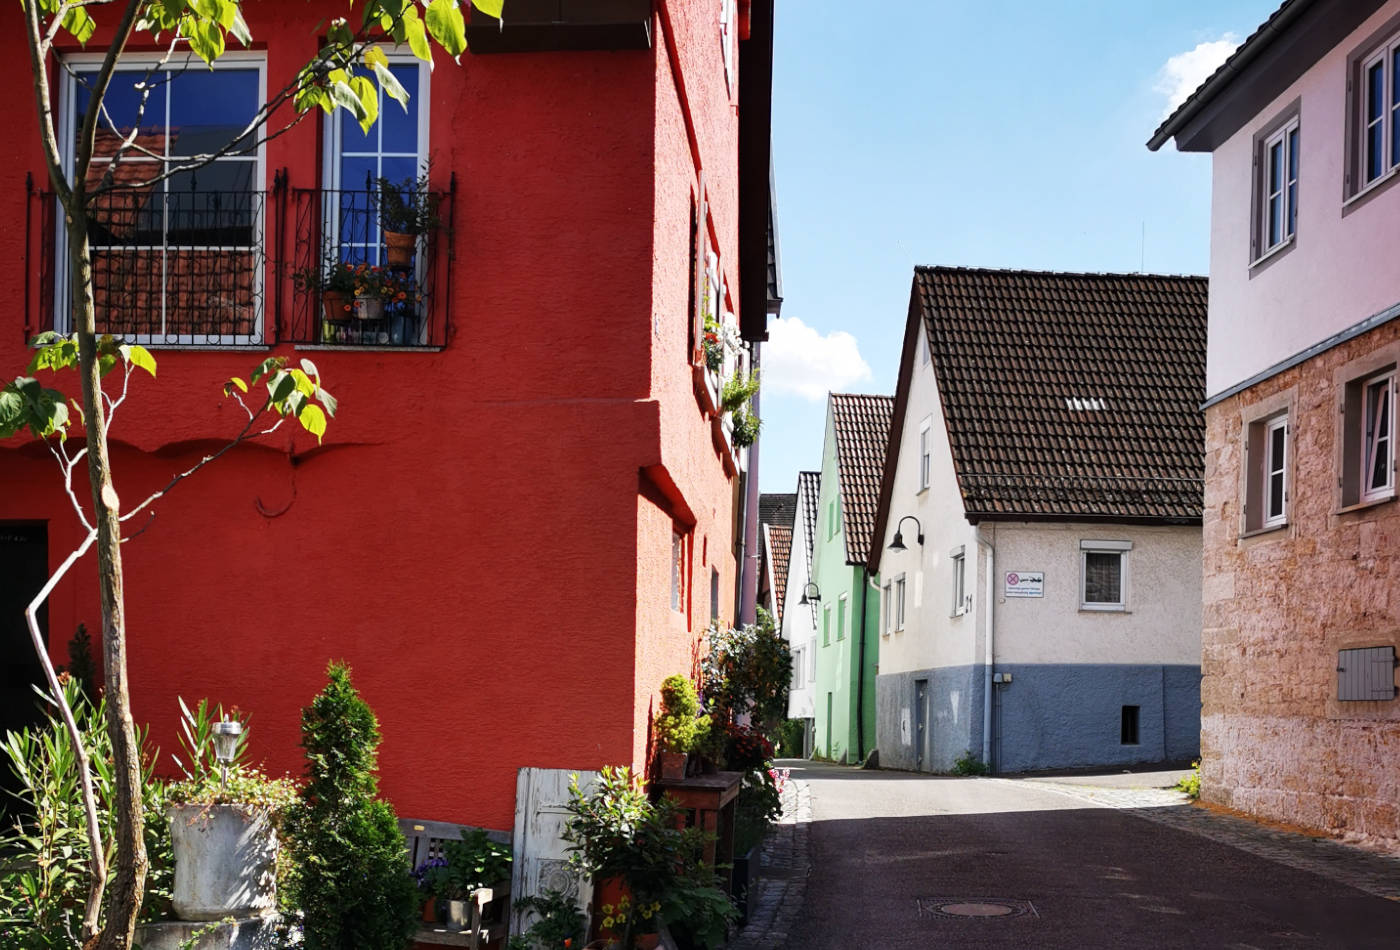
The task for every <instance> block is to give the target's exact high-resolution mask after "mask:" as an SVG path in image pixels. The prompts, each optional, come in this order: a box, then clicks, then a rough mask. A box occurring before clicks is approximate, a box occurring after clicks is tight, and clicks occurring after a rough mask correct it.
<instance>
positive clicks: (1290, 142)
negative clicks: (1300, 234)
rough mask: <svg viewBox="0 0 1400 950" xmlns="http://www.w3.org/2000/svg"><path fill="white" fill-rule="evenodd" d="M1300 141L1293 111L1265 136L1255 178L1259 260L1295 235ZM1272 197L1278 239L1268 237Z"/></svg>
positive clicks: (1285, 243)
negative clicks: (1277, 174)
mask: <svg viewBox="0 0 1400 950" xmlns="http://www.w3.org/2000/svg"><path fill="white" fill-rule="evenodd" d="M1295 136H1296V138H1295ZM1302 141H1303V136H1302V133H1301V132H1300V131H1299V125H1298V116H1297V115H1294V116H1293V118H1291V119H1289V120H1288V121H1287V122H1285V123H1284V124H1283V125H1282V126H1280V127H1279V129H1278V130H1277V131H1276V132H1274V133H1273V134H1272V135H1270V136H1269V137H1268V138H1266V139H1265V140H1264V147H1263V151H1262V153H1261V155H1260V161H1259V174H1258V180H1257V182H1256V189H1257V191H1258V198H1257V202H1258V206H1259V222H1258V224H1257V227H1258V229H1259V232H1258V233H1259V255H1258V256H1259V258H1260V259H1261V260H1262V259H1263V258H1265V257H1268V256H1269V255H1270V254H1272V253H1274V252H1275V251H1277V250H1279V249H1280V248H1282V247H1285V246H1287V245H1288V244H1290V243H1292V241H1293V239H1294V238H1295V237H1296V232H1297V212H1298V206H1297V205H1298V193H1299V191H1300V188H1299V184H1298V177H1297V176H1298V174H1300V173H1301V170H1302V162H1301V161H1300V160H1299V156H1298V155H1297V150H1298V149H1299V148H1301V147H1302ZM1275 148H1277V149H1278V150H1279V159H1280V167H1281V170H1282V180H1281V181H1280V182H1278V183H1277V187H1275V182H1274V181H1273V162H1272V161H1271V158H1272V155H1273V151H1274V149H1275ZM1295 169H1296V171H1295ZM1290 189H1291V190H1290ZM1275 199H1277V201H1278V203H1279V215H1280V218H1279V238H1278V240H1277V241H1270V239H1269V237H1270V235H1269V225H1270V223H1271V219H1272V215H1271V214H1270V211H1271V205H1272V203H1273V201H1274V200H1275Z"/></svg>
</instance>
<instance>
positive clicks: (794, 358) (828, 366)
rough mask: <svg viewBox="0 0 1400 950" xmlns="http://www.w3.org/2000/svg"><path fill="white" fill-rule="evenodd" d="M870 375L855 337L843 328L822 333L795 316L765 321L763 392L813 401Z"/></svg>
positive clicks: (824, 397) (866, 378) (822, 398)
mask: <svg viewBox="0 0 1400 950" xmlns="http://www.w3.org/2000/svg"><path fill="white" fill-rule="evenodd" d="M870 378H871V373H870V364H869V363H867V362H865V360H864V359H862V358H861V355H860V346H859V345H858V344H857V343H856V338H855V337H853V336H851V335H850V334H849V333H847V332H846V331H845V330H833V331H831V332H830V333H828V334H827V335H826V336H823V335H821V334H820V333H818V332H817V331H816V330H814V329H813V328H812V327H809V326H807V324H805V323H803V322H802V321H801V320H799V319H797V318H796V317H783V318H781V319H779V320H774V321H772V322H770V323H769V324H768V342H767V343H765V344H764V345H763V390H764V392H778V393H791V394H794V395H797V396H801V397H802V398H803V399H808V400H811V401H813V402H821V401H823V400H825V399H826V394H827V393H828V392H842V391H844V390H846V389H849V388H850V387H851V385H852V384H854V383H858V382H862V381H864V380H868V379H870Z"/></svg>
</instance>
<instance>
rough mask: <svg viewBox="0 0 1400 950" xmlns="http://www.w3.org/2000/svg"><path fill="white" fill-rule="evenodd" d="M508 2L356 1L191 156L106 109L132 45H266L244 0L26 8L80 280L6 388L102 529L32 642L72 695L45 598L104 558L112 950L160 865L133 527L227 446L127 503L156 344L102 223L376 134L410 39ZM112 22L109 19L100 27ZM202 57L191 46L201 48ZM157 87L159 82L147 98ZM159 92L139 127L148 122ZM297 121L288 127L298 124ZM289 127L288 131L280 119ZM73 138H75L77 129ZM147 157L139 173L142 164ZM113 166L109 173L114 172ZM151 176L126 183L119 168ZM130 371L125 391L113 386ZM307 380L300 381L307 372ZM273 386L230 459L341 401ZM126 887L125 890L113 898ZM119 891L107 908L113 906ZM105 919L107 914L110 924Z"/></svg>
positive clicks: (5, 409)
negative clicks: (132, 613) (180, 190)
mask: <svg viewBox="0 0 1400 950" xmlns="http://www.w3.org/2000/svg"><path fill="white" fill-rule="evenodd" d="M502 2H503V0H363V2H361V3H358V4H356V3H355V2H354V0H351V2H350V3H349V4H348V6H347V7H346V9H347V12H349V13H352V14H353V13H355V12H356V9H355V8H356V7H357V6H358V16H357V17H356V22H353V23H352V21H351V20H349V19H347V18H344V17H336V18H334V19H331V20H330V21H329V22H328V23H327V24H326V25H325V32H324V42H323V43H322V45H321V47H320V49H319V50H318V51H317V53H316V54H315V56H314V57H313V58H312V59H311V61H310V62H308V63H306V64H305V65H304V66H303V67H302V68H301V69H300V70H299V71H298V72H297V74H296V77H295V79H294V80H293V81H292V82H291V83H290V84H288V85H287V86H285V87H283V88H282V89H280V90H276V91H275V92H272V93H271V94H270V95H269V97H268V99H267V101H266V103H265V104H263V106H262V107H261V108H260V109H259V110H258V111H257V113H256V114H255V115H254V116H253V118H252V120H251V122H250V123H249V125H248V126H247V127H246V128H245V129H242V130H239V131H238V132H237V133H236V134H234V135H232V136H231V137H230V139H229V140H228V141H227V142H225V143H224V144H223V145H222V146H220V147H218V148H216V149H215V150H213V151H211V152H208V153H204V154H197V155H186V156H180V157H178V158H161V157H159V156H155V155H153V154H151V153H150V152H149V150H145V149H143V148H142V147H141V145H140V144H139V142H138V140H137V138H138V137H137V135H136V132H135V131H131V132H129V133H128V132H124V131H122V130H120V129H117V128H115V127H114V126H113V125H112V122H111V119H110V116H109V115H108V113H107V111H106V108H105V100H106V96H107V93H108V90H109V88H110V86H111V83H112V78H113V75H114V73H115V71H116V69H117V67H118V66H119V65H120V64H121V62H122V60H123V58H124V56H125V55H126V51H127V48H128V46H129V45H131V44H133V43H135V44H141V45H147V44H153V45H154V46H155V47H156V48H157V49H162V50H164V51H165V53H164V55H163V56H162V58H161V59H160V61H159V63H158V64H157V66H155V67H154V68H153V70H152V71H153V72H154V70H155V69H166V70H169V69H180V68H199V67H200V66H201V64H208V65H212V64H213V63H214V62H215V61H216V60H218V59H219V58H220V57H221V56H222V55H223V54H224V52H225V49H226V48H227V46H228V44H229V42H230V41H232V42H235V43H239V44H242V45H244V46H247V45H249V44H250V43H251V42H252V40H253V37H252V35H251V32H250V30H249V28H248V25H247V23H246V21H245V19H244V17H243V11H242V3H241V0H20V13H21V16H22V18H23V33H24V37H25V41H26V47H27V50H28V56H29V62H28V65H29V72H30V80H31V86H32V96H33V104H34V108H35V111H36V115H37V119H38V129H39V136H40V146H41V149H42V153H43V156H44V161H45V165H46V168H47V171H48V177H49V185H50V188H51V189H52V190H53V192H54V194H55V196H56V199H57V201H58V204H59V206H60V208H61V211H62V214H63V218H64V222H65V229H64V233H65V236H66V246H65V247H64V248H63V251H64V254H65V257H66V259H67V265H68V267H67V273H68V275H69V288H68V290H69V293H68V299H70V300H71V302H72V303H71V310H70V313H69V325H70V326H71V328H72V333H71V335H70V336H59V335H57V334H50V335H46V336H44V337H41V338H39V339H37V340H36V341H34V346H35V357H34V360H33V362H32V363H31V364H30V367H29V369H28V371H27V372H26V374H25V375H23V376H21V377H19V378H17V379H16V380H15V381H14V382H12V383H9V384H7V385H5V386H4V388H3V390H0V438H4V437H9V436H12V435H15V434H17V433H28V434H29V435H31V436H33V437H34V438H38V439H43V440H45V441H46V442H48V444H49V445H50V446H51V447H63V448H62V449H60V448H55V449H54V454H55V458H56V459H57V460H58V464H59V467H60V469H61V470H62V473H63V478H64V483H65V487H66V488H67V491H68V496H69V499H70V501H71V502H72V504H73V506H74V508H75V510H76V511H77V513H78V517H79V519H80V520H81V521H82V523H83V526H84V528H86V530H87V535H86V537H85V538H84V540H83V542H82V544H81V545H80V546H79V547H78V549H77V550H76V551H75V552H73V554H72V555H71V556H70V557H69V558H68V559H67V560H66V561H65V562H64V564H63V565H62V567H61V568H60V569H59V571H58V572H56V574H55V575H54V577H52V578H51V579H50V581H49V583H48V584H47V585H46V586H45V588H44V589H43V591H42V592H41V595H40V597H39V599H38V600H36V602H35V605H34V606H33V607H31V610H30V611H29V614H30V617H29V619H30V624H29V626H30V633H31V636H32V637H33V638H34V641H35V643H34V646H35V649H36V651H37V652H38V653H39V654H40V657H41V659H42V661H43V663H44V665H45V675H46V677H47V679H48V681H49V685H50V690H51V692H52V693H53V694H54V695H55V696H57V697H59V698H60V701H61V700H62V696H63V692H62V690H60V689H59V688H58V686H57V678H56V674H55V673H54V670H53V666H52V664H51V663H49V661H48V656H47V645H46V644H45V643H44V642H43V640H42V637H41V636H40V634H39V630H38V626H37V623H36V622H35V621H34V619H33V614H34V611H35V610H37V604H38V603H41V602H42V600H43V599H44V598H46V597H47V596H48V594H49V592H50V591H51V590H52V589H53V586H54V584H56V583H57V582H58V580H59V579H60V578H61V577H62V576H63V575H64V574H65V573H66V572H67V570H68V569H69V568H70V567H71V566H72V564H73V563H74V562H75V561H77V560H78V558H80V557H82V556H83V555H84V554H86V553H87V551H88V550H89V549H93V548H95V549H96V556H97V560H98V571H97V575H98V593H99V604H100V608H101V619H102V634H101V644H102V669H103V675H104V686H105V697H106V700H107V725H108V729H109V730H110V732H111V738H112V755H113V770H114V780H113V796H114V797H113V800H114V803H115V814H116V815H117V819H118V828H117V835H116V849H115V863H116V868H115V876H114V878H113V881H112V887H111V888H110V889H109V888H108V886H107V885H108V873H109V872H108V866H109V862H108V860H107V855H106V853H105V849H104V848H103V847H102V844H101V842H102V838H101V828H100V822H99V818H98V814H97V802H96V798H95V795H94V793H93V789H92V777H91V770H92V763H91V761H90V760H89V758H88V757H87V755H86V754H85V752H84V751H83V747H82V743H81V741H80V740H79V738H78V727H77V723H76V722H75V721H74V717H73V712H72V710H71V709H70V708H68V705H67V704H66V703H62V709H61V710H60V712H61V714H62V718H63V721H64V723H65V725H66V727H67V729H68V731H69V733H70V735H71V736H72V737H73V741H74V746H75V748H76V749H77V757H78V760H77V769H78V775H79V784H80V786H81V788H82V793H83V794H82V798H83V802H84V813H85V820H84V824H85V826H86V832H87V838H88V841H89V845H90V847H89V850H90V858H89V867H88V882H87V884H88V888H87V895H86V898H85V900H84V911H83V923H82V927H81V932H80V937H81V943H82V944H83V945H84V946H90V945H92V944H93V941H94V938H98V940H97V946H98V947H99V948H100V950H127V948H130V947H131V945H132V938H133V934H134V930H135V926H136V919H137V914H138V912H139V910H140V907H141V903H142V898H143V894H144V891H145V886H146V877H147V873H148V867H149V858H148V855H147V853H146V847H145V843H144V840H145V836H144V831H143V826H144V823H145V815H144V812H143V809H142V803H141V763H140V754H139V747H138V745H137V742H136V737H135V730H134V726H133V723H132V717H131V697H130V693H129V686H128V673H127V666H126V657H127V648H126V611H125V600H124V594H123V576H122V556H121V543H122V541H123V536H122V535H123V524H124V522H126V521H128V520H129V519H131V518H132V517H134V516H135V515H137V514H138V513H140V512H141V511H143V510H145V509H147V508H149V506H150V505H151V504H152V503H153V502H154V501H156V500H157V499H158V498H160V497H161V496H163V495H164V494H165V493H166V492H168V491H169V490H170V489H171V488H173V487H174V486H175V485H176V484H178V483H179V482H180V481H181V480H182V479H183V478H185V477H187V476H188V475H190V474H193V472H194V471H196V470H198V469H199V468H200V467H202V466H203V465H204V464H206V463H207V462H208V461H210V460H212V458H215V457H217V456H218V455H219V454H222V452H219V453H215V455H213V456H210V457H207V458H206V459H204V460H203V461H201V462H200V463H199V464H198V465H196V466H195V467H194V468H193V469H191V470H189V471H187V472H184V473H181V474H180V475H177V476H176V477H175V479H174V480H173V481H172V482H171V483H170V485H169V486H167V488H165V489H164V490H162V491H161V492H158V493H156V494H155V495H153V496H151V497H150V498H148V499H146V500H145V501H143V502H141V503H140V504H138V505H137V506H136V507H135V508H132V509H128V510H125V511H124V510H123V508H122V504H121V501H120V498H119V496H118V494H117V491H116V487H115V483H114V479H113V473H112V466H111V457H110V453H109V450H108V441H107V439H108V430H109V427H110V425H111V422H112V419H113V416H114V415H115V414H116V411H117V409H118V408H119V407H120V405H121V403H122V402H123V401H124V399H125V394H126V391H127V385H128V383H129V382H130V380H131V376H132V373H133V371H134V370H136V369H141V370H144V371H145V372H148V373H150V374H151V375H152V376H154V375H155V372H156V365H155V360H154V359H153V358H152V357H151V354H150V353H148V352H147V351H146V350H144V349H143V348H142V347H139V346H134V345H127V344H125V343H123V342H122V341H120V340H115V339H112V338H111V337H104V336H99V335H98V333H97V330H96V327H97V304H96V298H95V295H94V291H93V279H92V278H93V267H92V247H91V243H90V235H91V233H92V229H93V226H94V223H95V222H96V221H98V220H99V219H100V216H99V210H100V208H101V207H103V203H104V202H110V201H111V200H112V197H113V195H114V194H117V193H120V192H123V191H125V192H128V193H131V192H139V191H140V190H141V189H149V188H152V187H154V186H156V185H158V184H160V183H162V182H164V181H166V180H167V179H170V178H172V177H174V176H176V175H179V174H182V173H187V172H190V171H193V170H195V169H198V168H200V167H203V166H204V165H207V164H208V163H210V162H212V161H214V160H216V159H217V158H220V157H223V156H226V155H234V154H245V153H248V152H251V151H252V150H254V149H256V148H257V147H259V145H261V143H262V142H264V141H266V140H267V138H268V137H269V136H270V135H276V134H280V132H282V131H285V129H286V128H288V127H289V126H291V125H293V124H295V123H296V122H298V121H301V120H302V119H303V118H304V117H305V116H307V115H308V114H311V113H312V112H314V110H316V109H321V110H324V111H325V112H327V113H334V112H335V111H336V110H337V109H344V110H347V111H348V112H350V113H351V114H352V115H353V116H354V117H355V118H356V120H357V121H358V122H359V123H360V125H361V127H362V128H364V129H366V130H368V129H369V128H370V126H371V125H373V123H374V122H375V120H376V119H377V118H378V110H379V95H378V93H379V90H381V89H382V90H383V92H384V94H385V95H386V96H388V97H390V98H392V99H394V100H396V101H397V102H398V103H399V104H400V105H401V106H404V105H406V103H407V99H408V94H407V92H406V91H405V90H404V89H403V87H402V86H401V85H400V84H399V83H398V82H397V81H396V80H395V79H394V76H393V74H392V73H391V72H390V70H389V68H388V57H387V55H386V54H385V52H384V50H383V48H382V47H383V45H385V44H388V43H393V44H398V45H402V46H404V47H407V48H408V49H410V50H412V51H413V53H414V55H416V56H417V57H418V58H419V59H422V60H425V61H431V60H432V58H433V50H434V48H435V47H436V48H437V49H439V50H441V51H443V52H445V53H447V54H448V55H450V56H453V57H457V56H459V55H460V54H461V53H462V52H463V51H465V50H466V46H467V42H466V11H464V9H463V7H464V6H468V5H470V6H475V7H476V8H478V9H479V10H481V11H483V12H485V13H487V14H490V15H492V16H496V17H499V16H500V15H501V7H502ZM99 21H102V22H99ZM70 39H71V40H76V41H77V42H79V43H82V44H84V45H86V44H88V43H89V42H90V41H96V42H97V43H99V44H101V45H102V46H103V47H104V50H105V52H104V55H103V57H102V62H101V64H100V65H99V66H98V67H97V69H96V71H95V73H93V74H92V75H91V77H90V78H89V79H87V80H86V81H87V82H88V89H87V92H88V97H87V108H86V111H84V112H83V114H82V115H80V116H77V117H76V134H75V135H74V136H72V142H71V148H72V153H71V163H70V164H68V165H65V162H64V156H63V151H62V149H61V147H60V144H59V143H60V138H61V137H60V134H59V131H58V129H59V126H58V120H57V114H56V102H55V95H54V89H53V86H52V85H51V82H50V77H51V76H53V75H56V74H58V73H60V72H61V70H62V66H61V64H60V63H59V62H58V57H57V53H56V50H57V47H58V46H59V45H61V44H64V43H67V42H69V41H70ZM186 50H188V53H186V52H185V51H186ZM157 85H158V84H157V83H148V84H146V90H147V91H146V93H144V95H149V91H150V89H151V88H154V87H155V86H157ZM144 102H145V100H144V98H143V99H142V102H141V104H140V106H139V108H138V111H137V116H136V120H135V122H134V123H133V126H132V128H133V129H136V128H139V127H140V126H141V125H142V121H141V118H142V115H143V114H144V109H145V105H144ZM284 118H285V119H286V121H283V119H284ZM274 122H275V123H276V124H275V125H273V124H271V123H274ZM99 133H102V134H103V135H104V136H110V135H111V134H115V135H116V141H117V143H118V144H117V146H116V149H115V151H114V152H111V153H110V154H109V153H108V152H106V151H104V153H103V154H102V159H103V161H102V162H101V163H99V165H98V166H94V161H93V160H94V153H95V145H96V142H97V140H98V137H99ZM62 138H68V136H67V135H64V136H62ZM137 157H139V158H140V159H142V160H143V161H142V163H141V164H140V165H139V166H134V165H133V164H132V163H131V162H130V161H129V160H130V159H133V158H137ZM102 166H105V168H103V167H102ZM119 168H121V169H124V172H131V171H133V169H134V168H136V169H138V170H137V171H136V173H135V174H126V173H123V174H121V175H118V174H117V171H118V169H119ZM118 367H120V368H121V369H122V372H121V373H120V374H117V375H116V376H115V377H114V378H115V379H116V381H117V382H116V383H114V384H112V385H111V386H110V387H109V388H104V378H108V377H109V374H112V373H113V371H114V370H116V369H117V368H118ZM46 371H48V372H54V373H59V372H64V371H71V372H73V373H75V374H76V376H77V388H78V395H77V396H76V397H72V398H70V397H69V396H67V395H66V394H64V393H63V392H61V391H59V390H57V389H53V388H50V387H48V386H46V385H44V384H43V383H42V382H41V381H40V379H39V378H38V375H37V374H38V373H40V372H46ZM298 374H300V375H298ZM263 378H265V379H266V380H267V385H268V393H267V397H266V398H262V397H258V398H251V397H249V395H248V384H247V383H245V382H243V381H242V380H241V379H237V378H236V379H233V380H230V381H229V382H228V383H227V384H226V387H225V388H226V392H228V393H229V395H231V396H233V397H234V398H236V399H238V401H239V402H240V403H241V404H243V405H244V408H245V410H246V411H247V412H248V415H249V419H248V425H247V427H245V428H244V429H243V431H242V432H241V433H239V435H238V436H236V437H235V438H234V439H233V440H232V441H231V442H230V443H229V446H228V447H226V448H225V449H224V450H223V451H227V450H228V448H231V447H232V446H233V445H236V444H238V443H239V442H241V441H242V440H243V439H245V438H249V437H255V436H256V435H259V434H262V433H264V432H266V431H267V429H265V428H263V420H264V419H265V418H267V417H268V416H274V417H276V418H277V422H273V423H272V424H271V426H270V427H274V428H275V426H276V425H277V424H280V421H281V420H285V419H289V418H291V419H295V420H297V421H298V422H299V423H300V424H301V425H303V426H304V427H306V429H307V430H308V431H310V432H312V433H314V434H315V435H316V436H317V437H318V438H320V436H321V435H322V434H323V433H324V431H325V424H326V419H325V417H326V415H327V413H329V412H332V411H333V408H334V405H333V402H330V401H327V400H326V399H325V398H324V390H322V389H321V386H320V381H319V379H318V378H317V377H316V374H315V372H314V370H313V369H311V368H308V367H307V366H306V364H303V365H302V366H301V368H300V369H292V368H288V367H287V365H286V364H285V362H284V361H282V360H281V359H280V358H273V359H272V360H270V361H267V362H264V363H263V364H262V366H260V367H259V368H258V371H255V372H254V374H253V376H252V380H251V381H252V382H254V383H256V382H258V380H259V379H263ZM73 414H76V415H77V417H78V426H79V427H80V428H81V430H82V432H83V435H84V446H83V448H82V449H80V450H76V451H68V450H66V446H67V442H66V436H67V434H68V430H69V428H70V424H71V422H72V415H73ZM84 460H85V461H86V467H87V479H88V485H89V489H90V492H91V502H90V510H85V509H84V506H83V505H82V504H81V503H80V502H79V500H78V495H77V492H76V491H75V489H74V486H73V473H74V469H75V468H76V467H77V465H78V464H79V463H80V462H82V461H84ZM109 890H110V893H109ZM104 897H105V900H104ZM104 911H105V918H104Z"/></svg>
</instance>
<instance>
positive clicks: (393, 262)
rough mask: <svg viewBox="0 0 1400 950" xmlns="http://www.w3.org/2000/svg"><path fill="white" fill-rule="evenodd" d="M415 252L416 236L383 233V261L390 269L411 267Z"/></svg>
mask: <svg viewBox="0 0 1400 950" xmlns="http://www.w3.org/2000/svg"><path fill="white" fill-rule="evenodd" d="M417 250H418V235H416V234H401V233H399V232H398V231H385V232H384V261H385V263H387V264H388V265H389V266H390V267H411V266H412V265H413V254H414V252H415V251H417Z"/></svg>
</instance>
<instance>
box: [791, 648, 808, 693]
mask: <svg viewBox="0 0 1400 950" xmlns="http://www.w3.org/2000/svg"><path fill="white" fill-rule="evenodd" d="M805 669H806V668H805V667H804V666H803V665H802V648H801V647H797V648H796V649H794V650H793V651H792V688H793V689H801V688H802V674H803V672H804V670H805Z"/></svg>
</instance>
